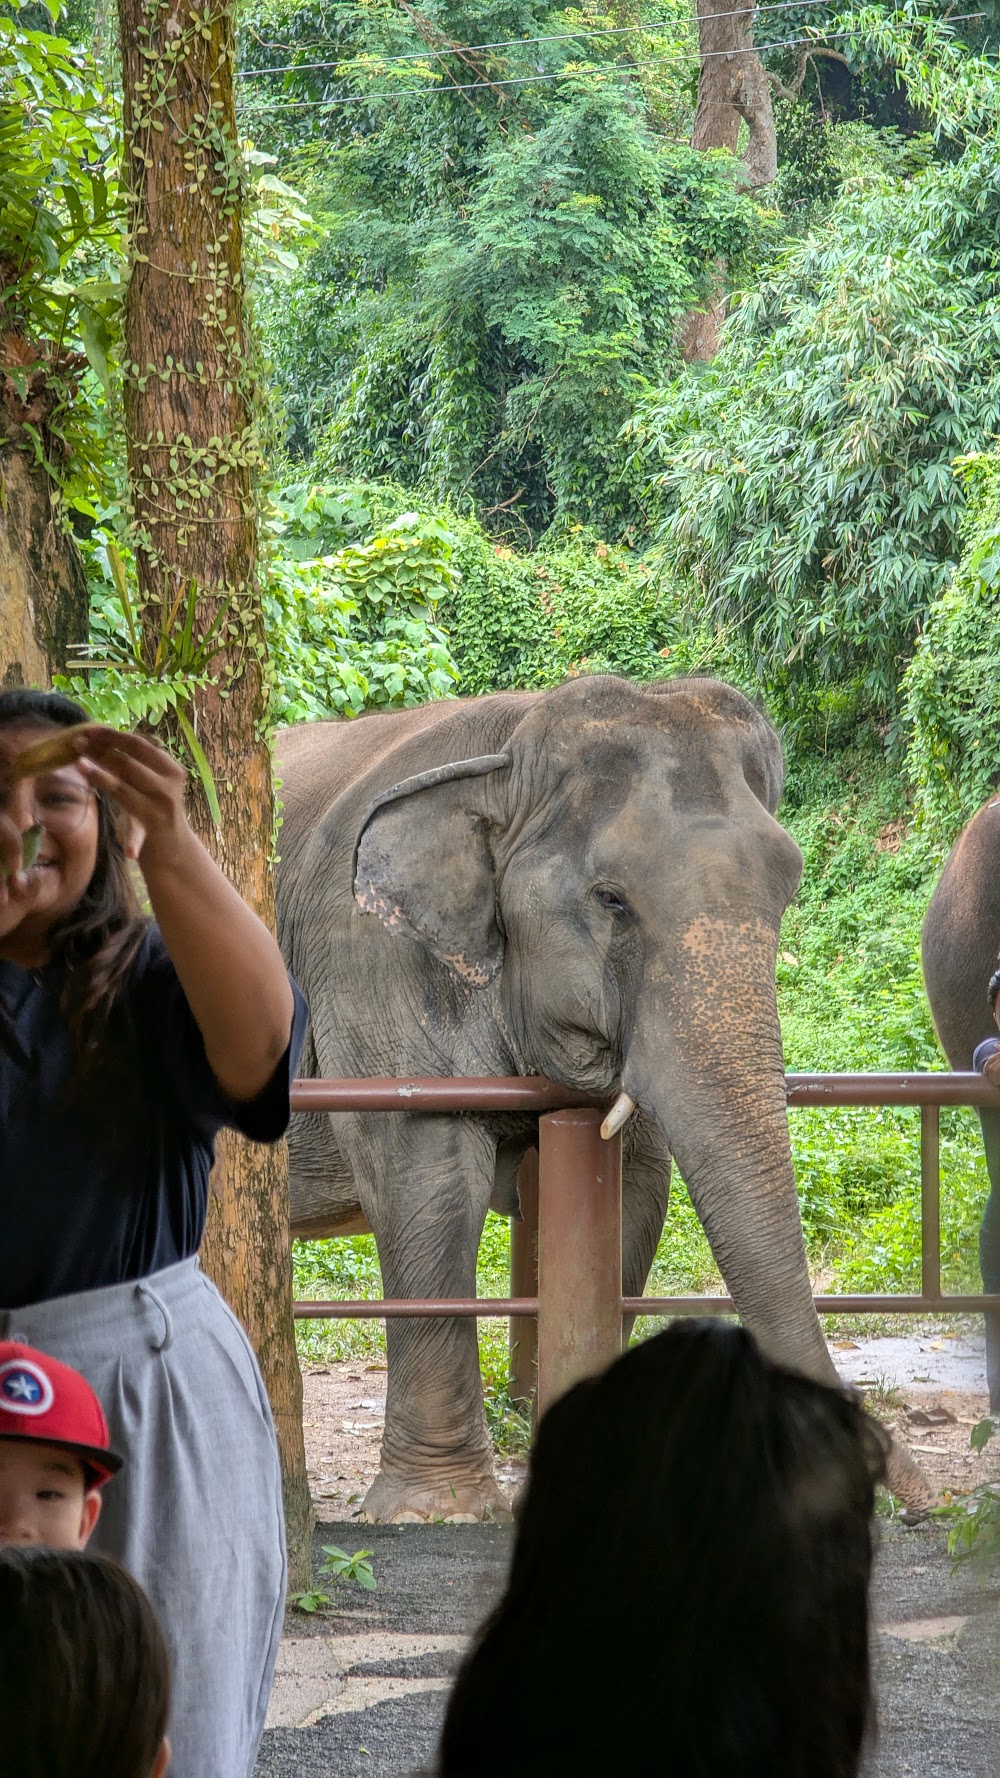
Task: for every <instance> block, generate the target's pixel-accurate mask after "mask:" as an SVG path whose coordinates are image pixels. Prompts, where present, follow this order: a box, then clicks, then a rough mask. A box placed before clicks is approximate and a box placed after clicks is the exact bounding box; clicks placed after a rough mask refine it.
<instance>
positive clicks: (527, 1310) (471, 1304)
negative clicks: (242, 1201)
mask: <svg viewBox="0 0 1000 1778" xmlns="http://www.w3.org/2000/svg"><path fill="white" fill-rule="evenodd" d="M292 1310H293V1313H294V1315H295V1319H296V1321H355V1320H356V1321H383V1320H385V1321H399V1320H403V1319H405V1318H406V1316H408V1315H412V1316H414V1318H415V1319H416V1320H418V1321H424V1320H427V1319H429V1318H431V1317H433V1318H434V1319H435V1320H437V1319H439V1318H441V1317H444V1316H449V1317H450V1316H452V1315H454V1316H457V1317H459V1318H460V1319H462V1320H468V1319H470V1318H471V1317H472V1316H476V1317H479V1318H480V1319H483V1320H486V1319H488V1318H489V1317H490V1316H491V1315H498V1316H503V1317H506V1316H508V1315H537V1314H538V1298H537V1297H536V1296H464V1297H463V1296H457V1297H405V1296H404V1297H386V1298H376V1297H372V1298H371V1299H370V1301H362V1302H354V1303H347V1302H320V1300H319V1299H318V1298H317V1299H316V1300H315V1301H307V1302H301V1303H293V1304H292Z"/></svg>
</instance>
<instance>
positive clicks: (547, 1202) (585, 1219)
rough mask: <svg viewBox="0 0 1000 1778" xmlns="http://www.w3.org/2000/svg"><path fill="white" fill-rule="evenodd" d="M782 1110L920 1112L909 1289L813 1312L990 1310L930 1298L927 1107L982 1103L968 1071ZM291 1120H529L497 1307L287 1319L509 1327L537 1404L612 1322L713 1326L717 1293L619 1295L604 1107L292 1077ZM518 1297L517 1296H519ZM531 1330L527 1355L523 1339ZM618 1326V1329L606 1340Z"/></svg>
mask: <svg viewBox="0 0 1000 1778" xmlns="http://www.w3.org/2000/svg"><path fill="white" fill-rule="evenodd" d="M785 1085H786V1092H787V1098H788V1105H789V1107H790V1109H793V1110H794V1109H795V1108H797V1107H800V1106H817V1105H824V1106H831V1107H833V1106H862V1105H870V1106H882V1105H894V1106H905V1105H912V1106H917V1107H919V1110H920V1209H921V1285H920V1290H919V1292H918V1293H911V1294H908V1295H891V1294H876V1293H872V1294H868V1295H821V1296H817V1297H814V1299H813V1300H814V1302H815V1305H816V1309H817V1311H818V1312H819V1313H820V1314H840V1313H852V1314H855V1313H865V1314H870V1313H877V1314H895V1315H916V1314H966V1313H970V1312H975V1311H982V1310H984V1309H1000V1296H987V1295H944V1294H943V1293H942V1289H941V1204H940V1200H941V1178H940V1127H939V1126H940V1108H941V1107H942V1106H949V1105H959V1106H979V1105H992V1106H996V1107H997V1108H998V1109H1000V1092H998V1091H997V1090H995V1089H994V1088H993V1087H991V1086H989V1085H988V1083H987V1082H986V1081H985V1080H984V1079H983V1077H982V1075H980V1074H789V1075H786V1077H785ZM292 1109H293V1111H305V1112H313V1113H315V1112H338V1111H340V1112H344V1111H369V1112H370V1111H404V1112H407V1113H409V1114H411V1115H413V1114H419V1113H425V1112H426V1113H435V1114H437V1115H441V1114H442V1113H449V1112H450V1113H457V1112H470V1111H478V1112H500V1111H503V1112H508V1113H509V1112H518V1111H523V1112H537V1113H538V1114H539V1160H538V1163H537V1165H533V1163H532V1160H531V1159H530V1157H526V1161H525V1162H524V1163H522V1171H521V1175H520V1177H519V1186H520V1188H521V1189H520V1195H521V1203H522V1216H523V1220H522V1221H521V1222H519V1223H514V1224H513V1227H512V1240H511V1280H512V1294H511V1296H509V1297H466V1298H425V1299H411V1298H391V1299H386V1298H380V1299H376V1300H371V1301H364V1300H355V1301H349V1302H348V1301H331V1300H324V1301H320V1300H317V1301H305V1302H296V1303H295V1305H294V1313H295V1315H296V1317H297V1318H298V1319H309V1320H331V1319H341V1320H355V1319H357V1320H364V1319H386V1320H390V1319H396V1318H404V1317H406V1318H408V1317H414V1318H431V1317H433V1318H435V1319H437V1318H440V1317H442V1316H459V1317H463V1318H471V1317H476V1318H482V1317H487V1316H509V1317H510V1318H511V1346H512V1393H514V1394H527V1393H528V1389H529V1380H530V1378H531V1377H532V1376H533V1374H534V1370H535V1365H536V1363H537V1371H538V1393H539V1400H540V1405H542V1406H544V1404H545V1402H546V1400H550V1399H553V1398H554V1396H555V1395H556V1394H558V1393H561V1392H562V1389H564V1388H565V1387H567V1386H568V1384H569V1383H570V1382H572V1381H575V1380H576V1378H577V1377H578V1376H581V1375H585V1374H587V1372H588V1371H591V1370H593V1369H595V1368H597V1366H598V1365H599V1364H600V1363H602V1362H606V1361H607V1359H608V1357H609V1356H611V1355H612V1354H613V1352H614V1350H615V1349H616V1342H617V1349H620V1340H621V1317H622V1315H623V1314H624V1315H636V1314H642V1315H720V1314H730V1313H732V1312H733V1308H734V1305H733V1303H732V1300H731V1298H729V1297H728V1296H644V1297H623V1296H622V1295H621V1258H620V1256H621V1183H620V1182H621V1142H620V1138H618V1137H613V1138H612V1139H611V1140H610V1141H609V1142H605V1141H603V1140H602V1139H601V1137H600V1134H599V1126H600V1122H601V1118H602V1116H603V1115H604V1113H605V1111H606V1110H607V1107H606V1105H603V1104H598V1103H597V1102H596V1101H595V1100H594V1098H593V1097H592V1096H591V1095H588V1094H585V1093H580V1092H577V1091H575V1090H574V1089H573V1088H570V1087H564V1086H560V1085H559V1084H558V1082H555V1081H551V1080H546V1079H544V1078H542V1077H540V1076H528V1077H521V1076H516V1077H510V1078H489V1079H486V1078H484V1079H474V1078H466V1079H446V1078H421V1079H416V1078H415V1079H409V1080H406V1079H389V1078H381V1079H347V1080H302V1081H296V1082H295V1083H294V1085H293V1088H292ZM526 1287H527V1288H526ZM535 1318H537V1320H538V1324H539V1326H538V1349H537V1358H536V1354H535V1350H534V1347H535V1341H534V1329H533V1326H532V1323H533V1321H534V1319H535ZM616 1329H617V1332H616Z"/></svg>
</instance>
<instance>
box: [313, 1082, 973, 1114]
mask: <svg viewBox="0 0 1000 1778" xmlns="http://www.w3.org/2000/svg"><path fill="white" fill-rule="evenodd" d="M785 1091H786V1093H787V1095H788V1104H789V1107H790V1108H794V1107H795V1106H799V1105H1000V1091H998V1090H997V1088H995V1087H991V1086H990V1085H989V1083H988V1082H987V1081H986V1080H985V1079H984V1077H983V1076H982V1075H981V1074H971V1073H969V1074H943V1073H942V1074H786V1076H785ZM605 1104H607V1100H606V1099H601V1098H597V1097H595V1095H594V1094H593V1093H583V1092H579V1091H577V1089H576V1088H575V1087H566V1086H562V1085H561V1084H560V1082H559V1081H555V1080H548V1079H546V1077H545V1076H544V1075H541V1074H527V1075H521V1074H513V1075H506V1076H504V1075H499V1076H495V1077H494V1076H482V1077H478V1076H472V1075H470V1076H467V1077H465V1078H463V1079H451V1078H449V1077H448V1076H446V1075H440V1076H438V1075H414V1076H413V1077H412V1078H411V1079H393V1078H390V1077H378V1078H373V1079H361V1078H358V1079H354V1078H348V1079H344V1080H296V1081H293V1083H292V1110H293V1111H313V1112H316V1111H437V1112H447V1111H453V1112H454V1111H539V1112H546V1111H568V1110H571V1109H576V1108H578V1107H581V1106H597V1107H603V1106H604V1105H605Z"/></svg>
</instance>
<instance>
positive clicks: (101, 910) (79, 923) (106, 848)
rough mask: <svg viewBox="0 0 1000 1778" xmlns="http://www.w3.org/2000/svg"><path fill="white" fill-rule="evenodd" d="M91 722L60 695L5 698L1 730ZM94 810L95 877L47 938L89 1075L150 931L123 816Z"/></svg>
mask: <svg viewBox="0 0 1000 1778" xmlns="http://www.w3.org/2000/svg"><path fill="white" fill-rule="evenodd" d="M87 720H88V718H87V713H86V711H85V710H82V709H81V708H80V705H79V704H74V703H73V701H72V699H70V698H64V697H63V696H62V695H61V693H59V692H54V691H22V690H18V691H4V692H0V729H5V728H12V727H13V726H14V725H15V724H18V725H22V724H23V725H25V726H27V725H28V724H30V723H37V724H38V725H39V727H41V726H43V725H45V724H48V723H56V724H58V725H59V726H60V727H63V728H68V727H70V726H71V725H72V724H73V723H76V722H86V721H87ZM97 809H98V817H97V819H98V828H97V863H96V865H95V867H94V874H93V876H92V877H91V879H90V882H89V883H88V885H87V888H86V890H85V891H84V894H83V896H82V897H81V899H80V901H78V902H77V905H76V907H75V908H74V909H73V910H72V912H71V913H69V914H67V915H66V917H65V918H64V919H63V920H60V921H59V923H58V925H57V926H55V927H54V928H53V930H52V932H51V934H50V938H51V947H52V951H51V955H52V961H53V962H54V963H59V964H62V966H63V967H64V969H65V971H66V981H65V987H64V989H63V997H62V1004H63V1012H64V1014H65V1016H66V1021H67V1023H68V1025H69V1028H70V1030H71V1032H72V1034H73V1038H74V1041H75V1043H76V1045H77V1048H78V1050H79V1052H80V1055H81V1059H82V1061H83V1063H84V1071H85V1072H86V1064H87V1060H88V1058H89V1057H92V1056H93V1054H94V1052H95V1050H96V1049H97V1047H98V1045H99V1044H100V1042H101V1040H102V1039H103V1037H104V1035H105V1032H106V1029H107V1024H108V1020H109V1018H110V1016H111V1013H112V1012H113V1010H114V1007H115V1004H116V1002H117V1000H118V996H119V993H120V991H121V988H122V984H123V982H124V980H125V978H126V976H127V975H128V971H129V968H130V966H131V963H132V961H133V958H134V957H135V954H136V951H137V950H138V948H139V945H140V943H141V941H142V935H143V933H144V931H145V930H146V925H147V922H146V920H145V919H144V917H143V915H142V913H141V912H140V908H139V901H138V897H137V895H136V891H135V885H134V882H133V877H132V871H131V869H130V867H129V862H128V859H127V858H126V856H125V849H124V845H123V823H122V819H121V814H120V812H119V810H118V809H117V808H116V807H115V805H114V804H113V803H111V802H109V801H108V799H107V798H106V797H104V796H99V797H98V799H97Z"/></svg>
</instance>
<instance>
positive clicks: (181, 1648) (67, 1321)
mask: <svg viewBox="0 0 1000 1778" xmlns="http://www.w3.org/2000/svg"><path fill="white" fill-rule="evenodd" d="M0 1338H7V1339H21V1340H24V1341H25V1342H26V1343H27V1344H29V1345H31V1346H35V1347H37V1348H38V1350H39V1351H41V1352H49V1353H51V1354H52V1356H53V1357H54V1358H61V1359H62V1360H63V1362H64V1363H65V1364H71V1365H73V1366H75V1368H76V1369H77V1370H79V1371H82V1372H83V1375H84V1376H85V1377H86V1378H87V1380H88V1382H89V1383H90V1384H91V1386H92V1388H93V1389H94V1390H95V1391H96V1393H97V1395H98V1397H99V1398H100V1400H101V1402H102V1404H103V1407H104V1411H105V1413H106V1415H107V1417H108V1424H109V1427H110V1430H111V1444H112V1448H113V1449H114V1450H116V1451H118V1452H120V1453H121V1455H122V1456H123V1457H124V1459H125V1466H124V1468H123V1469H122V1471H121V1473H120V1474H119V1475H117V1476H116V1477H115V1478H114V1480H113V1481H110V1482H109V1483H108V1484H107V1486H106V1487H105V1489H104V1504H103V1508H102V1511H101V1516H100V1519H99V1520H98V1523H97V1527H96V1530H95V1532H94V1536H93V1538H92V1540H91V1545H90V1547H91V1548H92V1549H98V1550H102V1551H104V1552H105V1553H106V1554H108V1555H111V1556H116V1557H117V1558H118V1560H119V1561H120V1562H122V1563H123V1564H124V1566H125V1567H126V1568H128V1569H129V1570H130V1571H131V1573H132V1574H133V1575H134V1576H135V1578H136V1579H137V1580H138V1581H139V1582H140V1583H141V1584H142V1586H143V1587H144V1588H145V1589H146V1592H147V1593H148V1594H149V1597H150V1599H151V1600H152V1602H153V1606H154V1608H155V1610H156V1613H157V1616H158V1617H159V1620H160V1623H161V1624H162V1626H163V1630H164V1633H165V1635H166V1638H167V1642H168V1644H169V1647H170V1653H171V1658H172V1661H173V1675H174V1701H173V1711H172V1715H171V1724H170V1739H171V1743H172V1745H173V1759H172V1760H171V1763H170V1778H250V1775H251V1774H252V1772H253V1768H254V1763H255V1760H256V1756H257V1749H258V1746H259V1744H260V1738H261V1735H262V1733H263V1730H264V1718H265V1716H266V1713H267V1702H268V1696H269V1694H270V1690H271V1681H272V1678H273V1676H274V1664H275V1660H276V1658H277V1653H278V1642H279V1639H280V1636H281V1624H282V1613H283V1609H284V1598H285V1580H286V1562H285V1532H284V1519H283V1514H282V1503H281V1473H280V1468H279V1464H278V1450H277V1445H276V1442H275V1436H274V1426H273V1423H272V1420H271V1410H270V1408H269V1406H268V1401H267V1396H266V1394H265V1392H264V1385H263V1382H262V1381H261V1377H260V1372H259V1371H258V1369H257V1362H256V1359H255V1358H254V1355H253V1352H252V1351H251V1348H250V1343H249V1341H248V1340H247V1337H246V1334H245V1333H244V1332H243V1329H242V1327H241V1326H240V1324H239V1322H238V1321H237V1320H236V1317H235V1315H233V1314H232V1312H231V1310H230V1309H229V1308H228V1307H227V1305H226V1304H225V1303H224V1302H223V1300H222V1298H221V1297H220V1295H219V1293H218V1291H217V1290H216V1289H215V1286H214V1285H213V1284H211V1283H210V1282H209V1280H208V1279H207V1278H206V1277H205V1275H204V1273H203V1272H202V1271H201V1270H200V1268H199V1266H198V1262H197V1260H196V1259H190V1260H184V1261H182V1263H181V1264H180V1265H176V1266H169V1267H168V1268H167V1269H166V1270H165V1271H162V1272H156V1273H154V1274H153V1276H152V1277H149V1278H144V1279H142V1280H141V1281H140V1282H139V1283H132V1284H118V1285H113V1286H111V1287H109V1288H107V1289H105V1290H89V1291H83V1292H82V1293H81V1294H80V1295H79V1296H66V1297H57V1298H55V1299H54V1300H53V1301H51V1302H47V1303H36V1304H32V1305H30V1306H29V1307H27V1308H21V1309H12V1310H7V1311H0Z"/></svg>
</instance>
